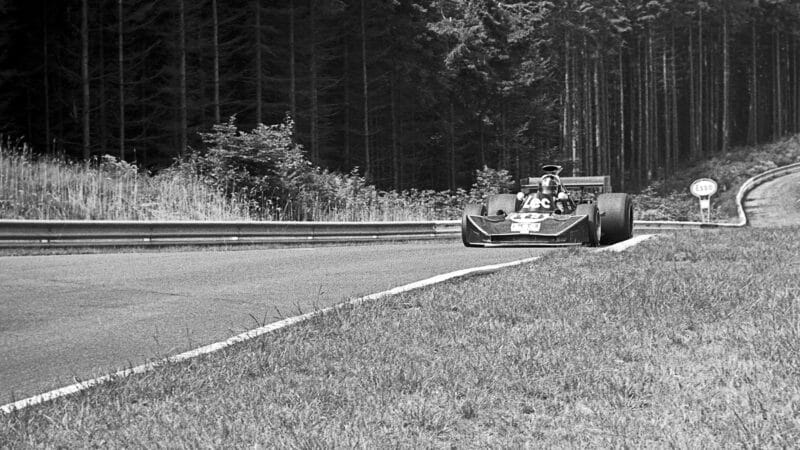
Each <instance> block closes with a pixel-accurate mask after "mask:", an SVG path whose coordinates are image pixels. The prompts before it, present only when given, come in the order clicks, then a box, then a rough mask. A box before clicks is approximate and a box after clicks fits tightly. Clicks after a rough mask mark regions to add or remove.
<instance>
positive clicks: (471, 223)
mask: <svg viewBox="0 0 800 450" xmlns="http://www.w3.org/2000/svg"><path fill="white" fill-rule="evenodd" d="M535 223H536V225H532V224H531V223H530V222H513V221H511V220H509V219H507V218H506V217H505V216H467V217H466V218H465V220H464V221H463V223H462V227H463V229H462V234H463V236H464V239H465V242H467V243H469V245H475V246H485V247H493V246H571V245H582V244H584V243H588V242H589V219H588V216H582V215H581V216H578V215H569V216H563V217H562V216H550V217H548V218H545V219H543V220H541V221H538V222H535Z"/></svg>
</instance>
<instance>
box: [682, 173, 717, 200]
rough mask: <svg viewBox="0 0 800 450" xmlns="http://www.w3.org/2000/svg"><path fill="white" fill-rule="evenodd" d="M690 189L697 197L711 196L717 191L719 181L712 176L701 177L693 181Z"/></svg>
mask: <svg viewBox="0 0 800 450" xmlns="http://www.w3.org/2000/svg"><path fill="white" fill-rule="evenodd" d="M689 191H690V192H691V193H692V195H694V196H695V197H709V196H711V195H714V194H715V193H716V192H717V182H716V181H714V180H712V179H711V178H700V179H699V180H695V181H694V182H693V183H692V185H691V186H690V187H689Z"/></svg>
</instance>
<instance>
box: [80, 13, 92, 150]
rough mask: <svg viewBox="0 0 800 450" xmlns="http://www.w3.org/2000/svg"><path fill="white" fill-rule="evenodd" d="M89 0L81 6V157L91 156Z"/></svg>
mask: <svg viewBox="0 0 800 450" xmlns="http://www.w3.org/2000/svg"><path fill="white" fill-rule="evenodd" d="M88 3H89V1H88V0H83V2H82V7H81V80H82V83H81V84H82V85H83V109H82V110H81V115H82V117H83V159H85V160H87V161H88V160H89V158H90V157H91V147H90V146H91V141H90V136H89V131H90V130H89V108H90V107H91V105H90V104H89V4H88Z"/></svg>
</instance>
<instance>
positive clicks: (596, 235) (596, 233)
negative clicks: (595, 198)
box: [575, 203, 602, 247]
mask: <svg viewBox="0 0 800 450" xmlns="http://www.w3.org/2000/svg"><path fill="white" fill-rule="evenodd" d="M575 215H578V216H586V217H587V218H588V219H587V220H588V228H589V233H588V234H589V241H588V242H587V244H589V245H591V246H592V247H597V246H598V245H600V236H602V228H601V221H600V210H599V209H597V204H596V203H581V204H580V205H578V207H577V208H576V209H575Z"/></svg>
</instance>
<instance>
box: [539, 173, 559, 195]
mask: <svg viewBox="0 0 800 450" xmlns="http://www.w3.org/2000/svg"><path fill="white" fill-rule="evenodd" d="M539 192H540V193H541V194H544V195H556V193H557V192H558V177H556V176H555V175H549V174H548V175H544V176H543V177H542V178H541V179H539Z"/></svg>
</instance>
